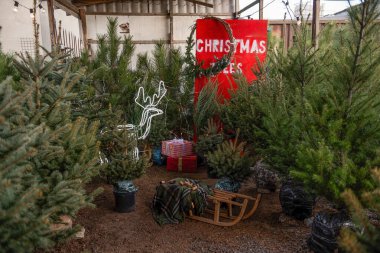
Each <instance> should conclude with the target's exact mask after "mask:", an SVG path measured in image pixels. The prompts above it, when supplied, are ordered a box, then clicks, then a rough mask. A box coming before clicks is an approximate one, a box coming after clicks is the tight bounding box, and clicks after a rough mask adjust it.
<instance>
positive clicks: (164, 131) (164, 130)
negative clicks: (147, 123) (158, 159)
mask: <svg viewBox="0 0 380 253" xmlns="http://www.w3.org/2000/svg"><path fill="white" fill-rule="evenodd" d="M162 118H163V116H158V117H156V118H155V121H154V123H153V124H152V126H151V130H150V133H149V135H148V137H147V141H148V143H149V144H150V145H152V147H161V143H162V141H164V140H168V139H169V138H170V132H169V130H168V127H167V125H166V123H165V122H164V121H163V120H162Z"/></svg>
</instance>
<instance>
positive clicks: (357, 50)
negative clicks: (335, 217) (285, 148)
mask: <svg viewBox="0 0 380 253" xmlns="http://www.w3.org/2000/svg"><path fill="white" fill-rule="evenodd" d="M378 5H379V1H378V0H369V1H365V2H363V3H362V4H360V5H358V6H355V7H352V8H350V10H349V16H350V20H351V23H350V24H349V25H347V26H346V27H345V28H344V29H343V30H342V31H341V32H338V33H337V34H336V35H337V38H336V39H335V43H334V44H332V45H331V46H330V50H329V54H328V59H329V60H330V63H331V64H328V65H327V66H325V67H322V68H321V69H322V70H323V71H322V73H321V75H320V76H317V77H316V78H318V79H319V78H321V79H322V80H321V81H320V82H317V83H316V85H314V86H312V87H310V88H309V89H306V90H305V100H304V101H305V102H304V103H303V104H304V105H303V107H304V108H305V110H304V115H302V114H301V115H300V119H302V120H303V122H304V123H303V124H304V126H303V127H302V128H303V129H304V130H303V132H302V141H301V142H300V143H299V145H298V147H297V156H296V164H295V166H294V169H293V170H292V172H291V175H292V176H293V177H294V178H296V179H299V180H302V181H303V182H304V183H305V184H306V185H307V186H308V187H309V188H310V189H312V190H314V191H316V192H317V193H319V194H321V195H324V196H326V197H328V198H329V199H332V200H339V199H340V195H341V193H342V192H343V191H344V189H345V188H351V189H352V190H353V191H355V192H357V193H360V192H361V191H363V190H368V189H371V187H372V180H371V177H370V168H372V167H373V166H376V165H377V164H378V150H379V148H380V143H379V138H380V115H379V113H378V112H379V110H380V81H379V79H378V74H379V72H380V48H379V47H378V42H377V40H378V34H377V28H378V24H377V23H376V20H377V19H378V18H379V12H378V10H377V6H378ZM322 52H323V50H322ZM326 60H327V59H326ZM319 65H320V66H323V65H322V64H319Z"/></svg>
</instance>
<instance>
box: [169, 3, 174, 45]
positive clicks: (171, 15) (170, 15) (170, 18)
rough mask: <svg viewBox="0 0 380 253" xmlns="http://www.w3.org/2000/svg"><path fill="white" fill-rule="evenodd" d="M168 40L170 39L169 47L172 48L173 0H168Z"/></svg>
mask: <svg viewBox="0 0 380 253" xmlns="http://www.w3.org/2000/svg"><path fill="white" fill-rule="evenodd" d="M169 30H170V31H169V36H170V38H169V41H170V48H173V41H174V35H173V0H169Z"/></svg>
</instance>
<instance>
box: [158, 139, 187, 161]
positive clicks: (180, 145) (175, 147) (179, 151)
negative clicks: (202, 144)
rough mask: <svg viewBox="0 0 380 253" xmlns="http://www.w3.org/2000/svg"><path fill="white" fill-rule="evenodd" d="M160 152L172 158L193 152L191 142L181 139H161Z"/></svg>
mask: <svg viewBox="0 0 380 253" xmlns="http://www.w3.org/2000/svg"><path fill="white" fill-rule="evenodd" d="M161 153H162V154H163V155H167V156H171V157H174V158H178V157H182V156H188V155H191V154H192V153H193V144H192V143H191V142H190V141H185V140H182V139H176V140H170V141H163V142H162V149H161Z"/></svg>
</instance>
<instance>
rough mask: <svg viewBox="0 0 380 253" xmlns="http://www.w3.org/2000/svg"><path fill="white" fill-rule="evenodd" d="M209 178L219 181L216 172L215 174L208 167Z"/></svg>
mask: <svg viewBox="0 0 380 253" xmlns="http://www.w3.org/2000/svg"><path fill="white" fill-rule="evenodd" d="M207 177H208V178H212V179H218V176H217V174H216V172H213V171H212V168H211V167H210V166H207Z"/></svg>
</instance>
